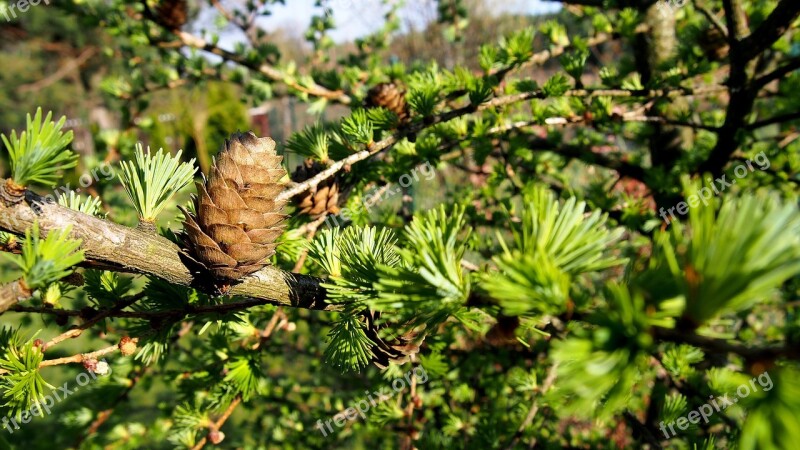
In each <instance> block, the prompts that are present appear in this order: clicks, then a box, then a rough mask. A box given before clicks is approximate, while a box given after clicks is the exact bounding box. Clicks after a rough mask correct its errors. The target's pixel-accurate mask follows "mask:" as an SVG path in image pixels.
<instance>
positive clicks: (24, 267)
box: [3, 223, 83, 289]
mask: <svg viewBox="0 0 800 450" xmlns="http://www.w3.org/2000/svg"><path fill="white" fill-rule="evenodd" d="M71 229H72V227H71V226H68V227H66V228H65V229H63V230H53V231H50V232H49V233H48V234H47V237H45V238H44V239H42V238H41V237H40V235H39V225H38V223H34V225H33V226H32V227H31V228H29V229H28V230H27V231H26V232H25V240H23V241H22V242H21V247H22V252H21V254H19V255H12V254H8V253H3V256H5V257H6V258H8V259H9V260H11V262H13V263H14V264H15V265H16V266H17V267H18V268H19V269H20V270H21V271H22V273H23V279H24V280H25V284H26V285H27V286H28V287H29V288H30V289H40V288H43V287H46V286H47V285H49V284H50V283H54V282H56V281H58V280H60V279H62V278H64V277H66V276H67V275H69V274H70V273H72V266H74V265H76V264H78V263H80V262H81V261H83V250H78V249H79V248H80V246H81V241H80V240H77V239H70V238H69V233H70V231H71Z"/></svg>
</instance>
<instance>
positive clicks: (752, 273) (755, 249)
mask: <svg viewBox="0 0 800 450" xmlns="http://www.w3.org/2000/svg"><path fill="white" fill-rule="evenodd" d="M685 187H686V192H687V194H688V195H687V198H688V197H691V196H696V198H698V199H699V198H700V195H701V190H702V191H703V192H702V195H703V196H704V197H706V198H710V197H711V192H712V191H711V188H710V187H708V186H706V187H703V188H701V189H698V187H697V184H692V183H689V182H687V183H686V184H685ZM697 203H698V205H697V206H696V207H692V208H689V220H688V223H687V224H683V223H680V222H676V223H673V224H671V229H670V230H667V231H665V232H660V233H658V234H657V236H656V238H655V241H656V245H657V246H656V249H657V250H656V253H655V254H654V258H653V260H652V261H651V267H650V271H649V272H648V273H645V274H644V275H643V276H642V277H641V284H642V285H643V286H647V287H648V288H649V289H648V290H649V291H650V292H659V294H661V295H663V296H664V297H662V298H665V297H666V296H671V295H681V296H683V297H684V298H685V299H686V310H685V312H684V314H685V316H687V317H688V318H690V319H691V320H692V322H693V323H695V324H697V325H699V324H703V323H705V322H707V321H709V320H710V319H712V318H714V317H716V316H718V315H720V314H723V313H726V312H736V311H740V310H742V309H745V308H748V307H750V306H752V305H754V304H755V303H756V302H759V301H764V300H766V299H768V298H769V297H770V296H771V295H772V293H773V292H775V290H776V289H778V288H779V287H780V286H781V285H782V284H783V283H784V282H785V281H786V280H788V279H790V278H792V277H795V276H797V275H798V274H800V212H798V208H797V205H796V204H793V203H790V202H785V201H782V200H781V199H780V198H778V197H777V196H776V195H774V194H768V193H764V192H762V193H759V194H757V195H745V196H741V197H733V196H726V197H724V198H723V200H722V205H721V206H720V207H719V211H717V208H716V207H715V203H716V202H714V201H712V202H709V204H707V205H706V204H705V203H703V202H697ZM721 261H726V263H724V264H723V263H721ZM667 280H669V281H667ZM663 283H669V284H670V285H671V287H670V288H669V289H668V290H661V291H656V290H655V289H654V288H656V286H657V285H661V284H663Z"/></svg>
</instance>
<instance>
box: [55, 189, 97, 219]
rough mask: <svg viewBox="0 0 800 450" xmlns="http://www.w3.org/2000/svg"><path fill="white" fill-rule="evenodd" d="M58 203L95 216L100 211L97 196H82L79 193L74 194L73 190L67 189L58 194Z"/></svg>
mask: <svg viewBox="0 0 800 450" xmlns="http://www.w3.org/2000/svg"><path fill="white" fill-rule="evenodd" d="M58 204H59V205H61V206H66V207H67V208H69V209H74V210H75V211H79V212H82V213H84V214H89V215H90V216H97V215H99V214H98V213H99V212H100V206H101V202H100V199H99V198H98V197H92V196H88V197H86V198H83V197H82V196H81V195H79V194H76V193H75V191H69V195H67V193H66V192H64V193H62V194H61V195H59V196H58Z"/></svg>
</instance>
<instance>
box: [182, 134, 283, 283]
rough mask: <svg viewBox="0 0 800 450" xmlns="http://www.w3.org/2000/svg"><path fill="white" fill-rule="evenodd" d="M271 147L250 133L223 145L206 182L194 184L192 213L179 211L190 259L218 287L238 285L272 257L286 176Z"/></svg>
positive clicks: (269, 141) (280, 226)
mask: <svg viewBox="0 0 800 450" xmlns="http://www.w3.org/2000/svg"><path fill="white" fill-rule="evenodd" d="M282 160H283V157H282V156H278V155H277V154H276V152H275V141H273V140H272V139H271V138H258V137H256V135H255V134H253V133H252V132H248V133H245V134H242V133H236V134H234V135H232V136H231V138H230V140H228V141H226V142H225V144H224V146H223V148H222V150H221V151H220V153H219V154H218V155H217V158H216V159H215V160H214V162H213V164H212V165H211V170H210V172H209V174H208V177H207V178H204V180H203V182H202V183H196V184H197V196H196V197H194V206H195V213H194V214H193V213H191V212H189V211H186V210H185V209H182V210H183V212H184V215H185V216H186V220H185V221H184V223H183V224H184V242H185V245H186V248H187V251H188V253H189V255H190V256H191V257H192V258H193V259H194V260H195V261H196V262H198V263H199V264H200V265H201V266H202V268H203V269H204V270H205V271H207V272H209V273H211V275H213V277H214V278H215V279H216V280H218V281H224V282H229V281H236V280H239V279H241V278H243V277H245V276H247V275H249V274H251V273H254V272H257V271H258V270H260V269H261V268H263V267H264V266H266V265H267V264H269V258H270V257H271V256H272V255H273V254H275V247H276V245H277V244H276V243H275V240H276V239H277V238H278V237H279V236H280V235H281V233H283V229H284V225H283V224H282V223H283V221H284V220H285V219H286V217H287V216H286V215H284V214H283V213H282V210H283V206H284V204H285V202H278V201H276V200H275V198H276V197H277V195H278V194H279V193H281V192H282V191H283V190H284V184H283V183H282V182H281V179H282V178H283V177H284V176H285V175H286V171H285V170H284V169H283V167H282V165H281V161H282Z"/></svg>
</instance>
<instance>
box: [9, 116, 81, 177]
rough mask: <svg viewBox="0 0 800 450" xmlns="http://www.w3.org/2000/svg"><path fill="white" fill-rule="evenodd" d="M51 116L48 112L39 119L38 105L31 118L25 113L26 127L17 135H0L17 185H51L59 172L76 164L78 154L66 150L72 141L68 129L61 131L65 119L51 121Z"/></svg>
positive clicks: (13, 133)
mask: <svg viewBox="0 0 800 450" xmlns="http://www.w3.org/2000/svg"><path fill="white" fill-rule="evenodd" d="M52 115H53V113H52V112H49V113H47V116H46V117H45V118H44V120H42V109H41V108H39V109H37V110H36V115H35V116H34V117H33V118H31V115H30V114H28V116H27V127H26V129H25V131H23V132H22V133H20V134H19V136H17V132H16V131H12V132H11V136H10V137H7V136H6V135H5V134H3V135H2V136H0V137H2V139H3V144H4V145H5V147H6V149H7V150H8V153H9V156H10V159H11V177H12V178H13V179H14V182H15V183H17V184H18V185H21V186H26V185H28V184H30V183H39V184H43V185H46V186H50V187H52V186H55V185H56V183H57V182H58V174H59V172H60V171H62V170H66V169H69V168H71V167H75V165H77V163H78V162H77V159H78V156H77V155H75V154H73V153H72V152H71V151H69V150H67V145H69V143H70V142H72V131H68V132H66V133H64V132H62V131H61V128H62V127H63V126H64V123H65V122H66V120H67V118H66V117H62V118H61V120H59V121H58V122H57V123H56V122H53V121H52V120H51V117H52Z"/></svg>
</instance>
